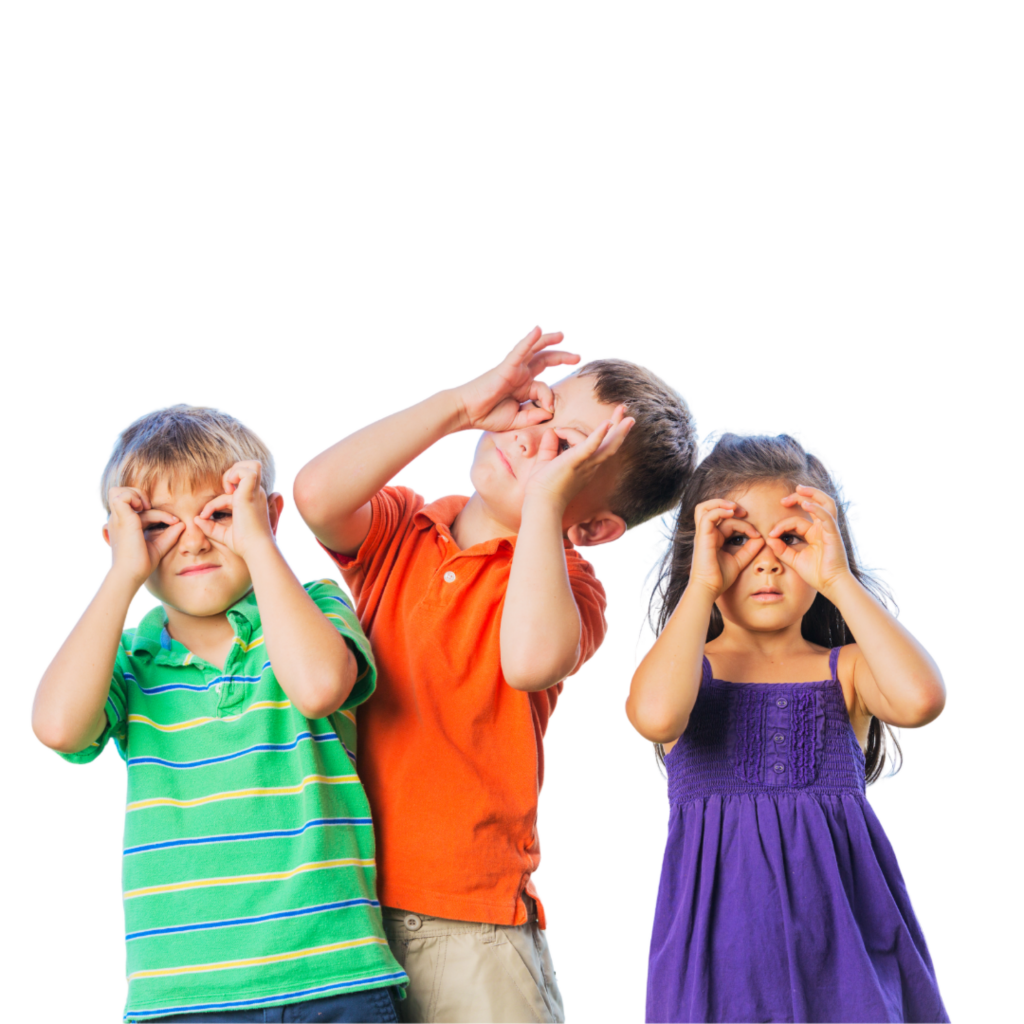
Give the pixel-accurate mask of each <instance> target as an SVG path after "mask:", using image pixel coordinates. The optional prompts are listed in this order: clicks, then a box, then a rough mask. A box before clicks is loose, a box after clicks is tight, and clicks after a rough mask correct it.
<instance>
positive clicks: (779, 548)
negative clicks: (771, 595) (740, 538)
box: [744, 537, 796, 569]
mask: <svg viewBox="0 0 1024 1024" xmlns="http://www.w3.org/2000/svg"><path fill="white" fill-rule="evenodd" d="M765 543H766V544H767V545H768V547H770V548H771V549H772V553H773V554H774V555H775V557H776V558H777V559H778V560H779V561H780V562H781V563H782V564H783V565H785V566H788V567H789V568H790V569H792V568H793V567H794V566H795V564H796V555H795V553H794V552H793V549H792V548H791V547H790V546H789V545H788V544H787V543H786V542H785V541H784V540H783V539H782V538H781V537H765ZM744 547H746V545H744Z"/></svg>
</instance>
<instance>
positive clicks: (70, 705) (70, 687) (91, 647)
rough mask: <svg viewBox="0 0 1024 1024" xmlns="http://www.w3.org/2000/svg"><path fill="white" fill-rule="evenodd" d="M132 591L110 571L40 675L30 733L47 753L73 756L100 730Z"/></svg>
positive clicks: (133, 588) (131, 585) (134, 589)
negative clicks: (59, 752)
mask: <svg viewBox="0 0 1024 1024" xmlns="http://www.w3.org/2000/svg"><path fill="white" fill-rule="evenodd" d="M137 590H138V584H136V583H133V582H131V581H129V580H126V579H125V578H123V577H121V576H118V575H115V574H114V572H109V573H108V574H107V577H106V579H105V580H104V581H103V584H102V585H101V586H100V589H99V591H97V593H96V596H95V597H94V598H93V599H92V601H91V602H90V604H89V607H88V608H86V610H85V612H84V614H83V615H82V617H81V618H80V619H79V620H78V623H77V624H76V625H75V628H74V629H73V630H72V631H71V633H70V635H69V636H68V638H67V640H65V641H64V644H63V645H62V647H61V649H60V650H59V651H58V652H57V654H56V656H55V657H54V659H53V661H51V662H50V665H49V667H48V668H47V670H46V672H45V673H44V675H43V678H42V680H41V681H40V683H39V689H38V690H36V697H35V703H34V704H33V707H32V729H33V730H34V732H35V734H36V736H37V737H38V738H39V740H40V741H41V742H42V743H44V744H45V745H46V746H48V747H50V748H51V749H53V750H59V751H62V752H64V753H76V752H77V751H79V750H84V749H85V748H86V747H87V746H88V745H89V744H90V743H92V742H93V740H95V739H96V737H97V736H99V735H100V734H101V733H102V732H103V729H104V727H105V725H106V714H105V712H104V705H105V704H106V701H107V695H108V694H109V692H110V680H111V677H112V676H113V673H114V663H115V661H116V659H117V647H118V644H119V643H120V641H121V633H122V631H123V630H124V622H125V618H126V617H127V615H128V606H129V605H130V604H131V601H132V598H133V597H134V596H135V593H136V592H137Z"/></svg>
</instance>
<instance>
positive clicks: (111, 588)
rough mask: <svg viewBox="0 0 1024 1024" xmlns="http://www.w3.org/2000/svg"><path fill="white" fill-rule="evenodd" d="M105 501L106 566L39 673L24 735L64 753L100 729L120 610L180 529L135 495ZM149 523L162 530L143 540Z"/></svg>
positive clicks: (123, 490) (116, 494)
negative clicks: (94, 591) (108, 555)
mask: <svg viewBox="0 0 1024 1024" xmlns="http://www.w3.org/2000/svg"><path fill="white" fill-rule="evenodd" d="M109 500H110V518H109V519H108V520H107V525H106V526H105V527H104V529H103V533H104V536H105V537H106V539H107V542H108V543H109V544H110V546H111V549H112V552H113V565H112V566H111V569H110V571H109V572H108V573H107V576H106V579H104V581H103V583H102V585H101V586H100V589H99V591H98V593H97V594H96V596H95V597H94V598H93V599H92V601H91V602H90V604H89V607H88V608H86V610H85V614H84V615H83V616H82V617H81V618H80V619H79V620H78V622H77V624H76V625H75V628H74V629H72V630H71V633H70V635H69V636H68V638H67V640H65V641H64V643H63V645H62V646H61V649H60V650H59V651H58V652H57V654H56V656H55V657H54V659H53V661H51V662H50V665H49V667H48V668H47V670H46V672H45V673H44V674H43V678H42V680H41V681H40V683H39V689H38V690H36V699H35V703H34V705H33V707H32V729H33V731H34V732H35V734H36V736H37V737H38V738H39V740H40V742H42V743H44V744H45V745H46V746H48V747H50V748H51V749H52V750H59V751H61V752H62V753H67V754H73V753H77V752H78V751H80V750H84V749H85V748H86V747H87V746H89V744H90V743H92V742H93V741H94V740H95V739H97V738H98V737H99V736H100V735H101V733H102V732H103V730H104V728H105V727H106V714H105V712H104V710H103V708H104V704H105V703H106V700H107V694H108V693H109V692H110V680H111V677H112V676H113V673H114V663H115V661H116V659H117V648H118V644H119V643H120V641H121V632H122V630H123V629H124V621H125V617H126V616H127V614H128V606H129V605H130V604H131V601H132V598H133V597H134V596H135V594H136V593H137V592H138V589H139V587H141V586H142V584H143V583H144V582H145V580H146V578H147V577H148V576H149V574H150V573H151V572H152V571H153V570H154V569H155V568H156V566H157V565H158V564H159V562H160V559H161V558H163V556H164V555H165V554H167V552H168V551H170V550H171V548H172V547H174V545H175V543H176V542H177V540H178V537H179V536H180V535H181V532H182V530H183V529H184V524H183V523H180V522H179V521H178V520H177V518H176V517H175V516H172V515H169V514H168V513H165V512H156V511H153V510H152V509H150V507H149V502H148V500H147V499H146V497H145V496H144V495H143V494H142V492H141V491H137V490H135V488H132V487H115V488H113V489H112V490H111V491H110V497H109ZM157 522H160V523H166V524H167V526H168V528H167V529H166V530H162V531H155V532H154V533H153V537H152V539H149V537H148V535H147V530H146V527H147V526H149V525H151V524H153V523H157Z"/></svg>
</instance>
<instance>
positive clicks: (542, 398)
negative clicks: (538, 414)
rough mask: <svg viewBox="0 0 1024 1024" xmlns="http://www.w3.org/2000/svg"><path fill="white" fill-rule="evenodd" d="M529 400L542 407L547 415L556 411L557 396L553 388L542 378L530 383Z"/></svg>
mask: <svg viewBox="0 0 1024 1024" xmlns="http://www.w3.org/2000/svg"><path fill="white" fill-rule="evenodd" d="M529 401H530V402H532V403H533V405H534V407H535V408H538V409H540V410H541V411H542V412H544V413H545V414H546V415H547V416H553V415H554V412H555V396H554V394H553V393H552V391H551V388H549V387H548V385H547V384H545V383H544V381H542V380H535V381H534V382H533V383H532V384H531V385H530V398H529Z"/></svg>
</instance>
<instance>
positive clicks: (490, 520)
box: [451, 491, 517, 549]
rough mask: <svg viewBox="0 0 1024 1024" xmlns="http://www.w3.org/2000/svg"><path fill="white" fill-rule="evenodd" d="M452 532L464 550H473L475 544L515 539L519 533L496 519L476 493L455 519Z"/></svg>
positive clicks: (456, 541)
mask: <svg viewBox="0 0 1024 1024" xmlns="http://www.w3.org/2000/svg"><path fill="white" fill-rule="evenodd" d="M451 530H452V537H454V538H455V543H456V544H458V545H459V547H460V548H463V549H465V548H471V547H473V545H474V544H486V543H487V541H489V540H497V539H498V538H499V537H515V536H516V533H517V531H516V530H514V529H512V528H511V527H509V526H506V525H505V524H504V523H503V522H501V520H499V519H496V518H495V517H494V515H493V514H492V513H491V511H490V509H488V507H487V506H486V505H485V504H484V500H483V498H481V497H480V495H479V494H478V493H477V492H476V491H474V492H473V496H472V497H471V498H470V499H469V501H467V502H466V505H465V507H464V508H463V509H462V511H461V512H460V513H459V514H458V515H457V516H456V517H455V522H454V523H452V527H451Z"/></svg>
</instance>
